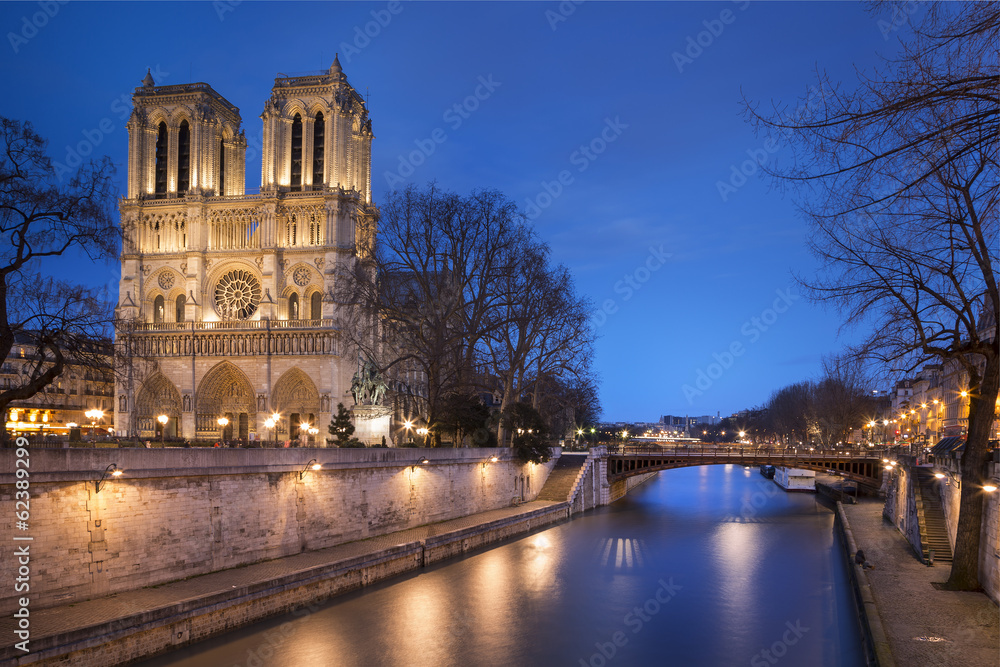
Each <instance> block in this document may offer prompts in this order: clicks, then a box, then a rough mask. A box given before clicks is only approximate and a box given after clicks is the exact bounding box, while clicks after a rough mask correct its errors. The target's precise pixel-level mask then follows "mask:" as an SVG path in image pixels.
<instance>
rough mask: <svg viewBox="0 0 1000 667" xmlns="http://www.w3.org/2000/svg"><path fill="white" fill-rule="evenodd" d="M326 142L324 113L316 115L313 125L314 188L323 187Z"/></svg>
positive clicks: (320, 112)
mask: <svg viewBox="0 0 1000 667" xmlns="http://www.w3.org/2000/svg"><path fill="white" fill-rule="evenodd" d="M325 140H326V120H325V119H324V118H323V112H322V111H319V112H317V113H316V121H315V122H314V123H313V155H312V157H313V181H312V182H313V188H318V187H322V185H323V148H324V146H323V144H324V142H325Z"/></svg>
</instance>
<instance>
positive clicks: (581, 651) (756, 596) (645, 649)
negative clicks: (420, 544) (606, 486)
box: [147, 466, 863, 667]
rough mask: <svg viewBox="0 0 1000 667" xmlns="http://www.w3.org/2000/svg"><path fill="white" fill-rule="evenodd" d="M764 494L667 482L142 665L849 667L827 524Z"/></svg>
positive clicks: (670, 474)
mask: <svg viewBox="0 0 1000 667" xmlns="http://www.w3.org/2000/svg"><path fill="white" fill-rule="evenodd" d="M774 488H776V487H774V485H773V483H772V482H770V481H767V480H763V478H761V477H760V475H758V474H753V475H747V474H746V471H745V470H744V469H743V468H742V467H740V466H713V467H702V468H689V469H683V470H673V471H667V472H664V473H662V474H660V476H659V477H658V478H656V479H654V480H653V481H651V482H649V483H647V484H645V485H643V486H641V487H639V488H638V489H636V490H634V491H633V492H632V493H631V494H630V495H629V496H627V497H626V498H624V499H622V500H621V501H619V502H617V503H615V504H614V505H612V506H611V507H607V508H602V509H600V510H598V511H595V512H591V513H588V514H586V515H584V516H583V517H581V518H578V519H575V520H574V521H572V522H569V523H565V524H562V525H560V526H557V527H554V528H551V529H549V530H546V531H543V532H539V533H537V534H534V535H530V536H527V537H525V538H523V539H520V540H517V541H514V542H511V543H509V544H506V545H503V546H500V547H497V548H494V549H491V550H489V551H485V552H482V553H479V554H475V555H473V556H469V557H466V558H463V559H461V560H456V561H450V562H447V563H444V564H439V565H435V566H433V567H431V568H429V569H427V570H424V571H423V572H421V573H419V574H416V575H411V576H408V577H405V578H402V579H397V580H394V581H392V582H387V583H383V584H379V585H376V586H373V587H371V588H369V589H366V590H364V591H361V592H357V593H353V594H350V595H347V596H343V597H341V598H338V599H336V600H335V601H334V602H333V603H332V604H328V605H326V606H324V607H322V608H318V609H317V610H315V611H314V612H311V613H302V614H299V615H297V616H296V615H289V616H287V617H284V618H279V619H276V620H272V621H268V622H266V623H261V624H258V625H255V626H252V627H250V628H247V629H244V630H240V631H236V632H233V633H231V634H229V635H226V636H224V637H220V638H218V639H215V640H210V641H208V642H204V643H202V644H200V645H197V646H195V647H189V648H186V649H182V650H181V651H178V652H177V653H175V654H173V655H172V656H169V657H166V658H161V659H159V660H154V661H151V662H149V663H147V664H148V665H183V666H185V667H209V666H211V667H217V666H219V665H227V666H228V665H245V666H247V667H265V666H266V667H272V666H275V667H285V666H286V665H287V666H289V667H290V666H292V665H295V666H296V667H310V666H312V665H316V666H317V667H327V666H333V665H336V666H339V665H345V666H352V665H359V666H361V665H364V666H367V665H380V666H381V665H388V666H396V665H400V666H401V665H408V666H409V665H416V666H425V665H426V666H433V667H438V666H447V665H456V666H458V665H462V666H467V665H529V666H531V665H539V666H541V665H544V666H546V667H548V666H550V665H567V666H573V667H579V666H580V665H581V664H582V665H584V666H586V665H594V666H595V667H596V666H597V665H607V666H608V667H610V666H611V665H614V664H620V665H662V664H671V665H736V664H743V665H746V664H751V661H752V660H753V659H754V658H756V657H759V656H760V655H761V654H760V652H761V651H762V650H768V647H771V646H772V645H774V643H775V642H780V641H782V637H783V636H784V635H783V633H786V632H787V631H788V628H789V627H797V628H799V629H800V630H799V631H800V634H801V637H798V636H797V637H796V638H795V643H794V644H793V645H792V644H789V645H787V646H783V647H781V649H782V651H783V657H782V659H781V664H782V665H783V666H785V665H787V666H789V667H790V666H793V665H819V666H834V665H845V666H853V665H861V664H863V659H862V656H861V653H860V649H859V646H860V637H859V636H858V631H857V619H856V617H855V615H854V610H853V603H852V601H851V598H850V597H849V595H850V591H849V588H848V585H847V583H846V579H845V575H846V572H845V568H844V566H843V563H842V561H841V557H840V555H839V553H838V551H837V549H838V548H839V547H838V546H837V544H836V542H835V540H834V538H833V520H832V513H831V512H830V511H829V510H828V509H826V508H824V507H822V506H820V505H818V504H817V502H816V500H815V498H814V497H813V496H811V495H804V494H797V495H793V494H785V493H784V492H781V491H772V489H774ZM789 623H790V624H792V626H789V625H788V624H789ZM796 624H798V625H796ZM803 628H807V630H805V631H803V630H802V629H803ZM262 649H265V650H264V653H266V654H267V655H266V656H262V653H261V651H262ZM761 659H763V658H761ZM761 664H769V663H767V661H766V660H765V663H761Z"/></svg>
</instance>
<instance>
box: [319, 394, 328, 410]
mask: <svg viewBox="0 0 1000 667" xmlns="http://www.w3.org/2000/svg"><path fill="white" fill-rule="evenodd" d="M319 409H320V412H329V411H330V394H323V395H322V396H320V397H319Z"/></svg>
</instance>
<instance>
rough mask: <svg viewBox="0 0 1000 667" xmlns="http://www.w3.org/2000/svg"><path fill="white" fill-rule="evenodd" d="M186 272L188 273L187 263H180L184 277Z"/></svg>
mask: <svg viewBox="0 0 1000 667" xmlns="http://www.w3.org/2000/svg"><path fill="white" fill-rule="evenodd" d="M187 272H188V263H187V262H181V273H183V274H184V275H185V276H186V275H187Z"/></svg>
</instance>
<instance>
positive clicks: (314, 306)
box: [309, 292, 323, 320]
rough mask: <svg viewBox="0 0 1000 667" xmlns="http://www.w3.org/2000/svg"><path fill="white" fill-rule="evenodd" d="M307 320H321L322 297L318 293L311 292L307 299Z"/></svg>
mask: <svg viewBox="0 0 1000 667" xmlns="http://www.w3.org/2000/svg"><path fill="white" fill-rule="evenodd" d="M309 318H310V319H313V320H320V319H323V297H322V296H320V293H319V292H313V293H312V296H311V297H309Z"/></svg>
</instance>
